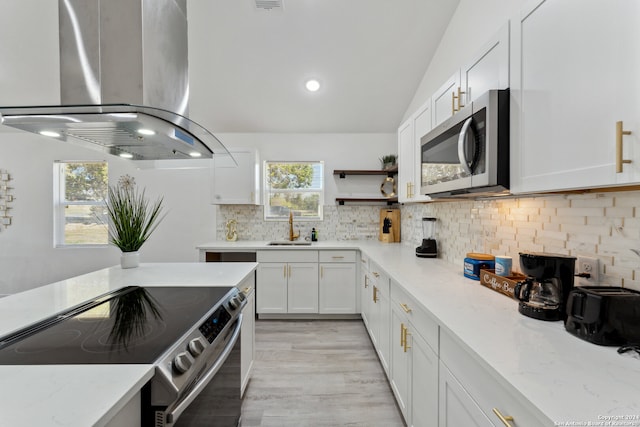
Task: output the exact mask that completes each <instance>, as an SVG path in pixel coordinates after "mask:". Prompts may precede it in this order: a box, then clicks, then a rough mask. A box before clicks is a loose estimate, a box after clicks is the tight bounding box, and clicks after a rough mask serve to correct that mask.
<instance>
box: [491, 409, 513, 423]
mask: <svg viewBox="0 0 640 427" xmlns="http://www.w3.org/2000/svg"><path fill="white" fill-rule="evenodd" d="M493 413H494V414H496V416H497V417H498V418H499V419H500V421H502V424H504V425H505V427H513V425H512V424H511V423H510V422H509V421H513V417H512V416H511V415H502V414H501V413H500V411H499V410H498V408H493Z"/></svg>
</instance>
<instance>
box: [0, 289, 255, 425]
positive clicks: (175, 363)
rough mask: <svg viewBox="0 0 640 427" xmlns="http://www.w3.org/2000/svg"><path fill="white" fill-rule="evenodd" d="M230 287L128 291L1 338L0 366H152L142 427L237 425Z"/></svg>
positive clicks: (241, 302) (235, 323) (236, 309)
mask: <svg viewBox="0 0 640 427" xmlns="http://www.w3.org/2000/svg"><path fill="white" fill-rule="evenodd" d="M245 305H246V297H245V295H244V294H243V293H241V292H239V291H238V290H237V289H236V288H233V287H162V286H158V287H138V286H129V287H126V288H123V289H120V290H118V291H115V292H110V293H108V294H105V295H102V296H100V297H98V298H95V299H93V300H91V301H87V302H86V303H83V304H81V305H79V306H77V307H74V308H72V309H70V310H68V311H66V312H63V313H59V314H57V315H55V316H53V317H51V318H49V319H45V320H43V321H42V322H39V323H37V324H35V325H32V326H30V327H28V328H25V329H23V330H21V331H17V332H16V333H13V334H11V335H9V336H5V337H0V364H2V365H51V364H153V365H154V369H155V374H154V376H153V378H152V379H151V380H150V381H149V383H147V384H146V385H145V386H144V388H143V390H142V393H141V394H142V402H141V404H142V413H141V415H140V423H141V425H143V426H144V427H148V426H152V427H169V426H176V427H193V426H223V427H226V426H233V427H235V426H238V425H239V424H240V407H241V403H242V401H241V394H240V388H241V379H240V375H241V374H240V350H241V349H240V342H241V340H240V339H239V336H240V329H241V327H242V310H243V308H244V306H245Z"/></svg>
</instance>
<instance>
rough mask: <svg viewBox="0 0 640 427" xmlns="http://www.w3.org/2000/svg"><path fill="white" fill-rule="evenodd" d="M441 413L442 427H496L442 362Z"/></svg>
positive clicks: (440, 421)
mask: <svg viewBox="0 0 640 427" xmlns="http://www.w3.org/2000/svg"><path fill="white" fill-rule="evenodd" d="M439 411H440V414H439V421H438V425H439V426H440V427H459V426H465V427H474V426H475V427H486V426H493V425H494V424H493V423H492V422H491V421H490V420H489V418H487V416H486V415H485V413H484V412H482V409H480V407H479V406H478V404H477V403H476V402H475V401H474V400H473V399H472V398H471V396H470V395H469V393H467V391H466V390H465V389H464V387H463V386H462V385H461V384H460V383H459V382H458V380H457V379H456V378H455V377H454V376H453V374H452V373H451V372H450V371H449V369H447V367H446V366H445V365H444V364H443V363H442V362H440V402H439Z"/></svg>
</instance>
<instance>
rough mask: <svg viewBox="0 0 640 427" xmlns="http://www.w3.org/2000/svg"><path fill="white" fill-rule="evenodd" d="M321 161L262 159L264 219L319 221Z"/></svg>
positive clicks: (321, 199) (320, 208)
mask: <svg viewBox="0 0 640 427" xmlns="http://www.w3.org/2000/svg"><path fill="white" fill-rule="evenodd" d="M323 170H324V164H323V162H265V167H264V171H265V185H264V188H265V191H264V197H265V200H264V205H265V207H264V219H265V220H275V221H282V220H288V219H289V212H293V215H294V216H295V218H296V220H303V221H304V220H307V221H311V220H316V221H317V220H322V205H323V203H324V183H323V179H324V171H323Z"/></svg>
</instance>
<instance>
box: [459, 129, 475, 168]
mask: <svg viewBox="0 0 640 427" xmlns="http://www.w3.org/2000/svg"><path fill="white" fill-rule="evenodd" d="M472 121H473V117H469V118H468V119H467V120H466V121H465V122H464V124H463V125H462V130H460V134H459V135H458V159H459V160H460V164H461V165H462V169H464V171H465V172H466V173H468V174H469V175H472V174H473V171H472V170H471V168H470V167H469V161H468V160H467V156H466V155H465V152H464V143H465V136H467V132H469V128H470V127H471V122H472Z"/></svg>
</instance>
